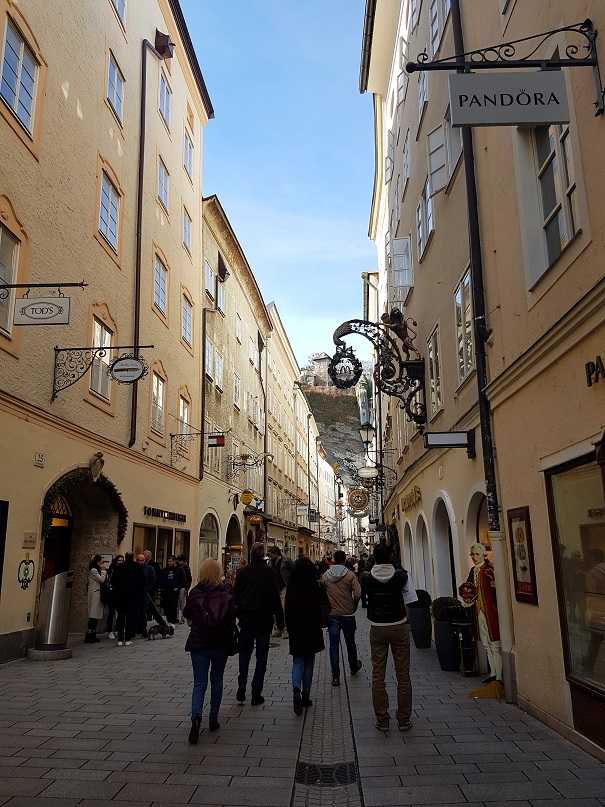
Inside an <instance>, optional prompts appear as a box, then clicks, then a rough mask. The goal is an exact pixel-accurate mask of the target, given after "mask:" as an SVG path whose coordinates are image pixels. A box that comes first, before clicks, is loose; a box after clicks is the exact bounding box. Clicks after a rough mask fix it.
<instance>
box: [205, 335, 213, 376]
mask: <svg viewBox="0 0 605 807" xmlns="http://www.w3.org/2000/svg"><path fill="white" fill-rule="evenodd" d="M206 375H207V376H208V378H210V379H213V378H214V345H213V343H212V339H210V337H209V336H207V337H206Z"/></svg>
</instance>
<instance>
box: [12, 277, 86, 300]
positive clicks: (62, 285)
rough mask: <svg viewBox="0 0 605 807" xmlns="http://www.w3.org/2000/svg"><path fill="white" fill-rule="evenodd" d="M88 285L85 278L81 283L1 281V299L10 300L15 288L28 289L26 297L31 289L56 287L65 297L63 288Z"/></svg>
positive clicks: (59, 295)
mask: <svg viewBox="0 0 605 807" xmlns="http://www.w3.org/2000/svg"><path fill="white" fill-rule="evenodd" d="M86 286H88V283H85V282H84V281H83V280H82V281H81V282H80V283H2V281H0V301H3V300H8V297H9V294H10V292H11V291H12V290H13V289H26V291H25V294H24V295H23V296H24V297H29V292H30V289H56V290H57V297H63V296H64V295H63V292H62V289H76V288H78V289H84V288H86Z"/></svg>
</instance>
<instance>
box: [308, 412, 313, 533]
mask: <svg viewBox="0 0 605 807" xmlns="http://www.w3.org/2000/svg"><path fill="white" fill-rule="evenodd" d="M312 417H313V415H312V414H311V412H307V497H308V500H309V504H308V505H307V523H308V525H309V530H310V529H311V439H310V434H309V432H310V428H311V418H312Z"/></svg>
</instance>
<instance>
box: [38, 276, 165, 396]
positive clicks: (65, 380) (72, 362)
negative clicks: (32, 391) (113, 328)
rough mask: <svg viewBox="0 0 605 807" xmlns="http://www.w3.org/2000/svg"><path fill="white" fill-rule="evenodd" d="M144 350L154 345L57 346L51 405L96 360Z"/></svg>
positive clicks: (82, 375) (75, 382)
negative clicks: (126, 351) (115, 351)
mask: <svg viewBox="0 0 605 807" xmlns="http://www.w3.org/2000/svg"><path fill="white" fill-rule="evenodd" d="M65 285H68V284H65ZM76 285H79V284H76ZM144 348H145V349H147V348H149V349H150V348H153V345H108V346H107V347H96V346H94V345H93V346H91V347H59V346H58V345H55V365H54V370H53V392H52V396H51V399H50V401H51V403H52V402H53V401H54V400H56V398H57V396H58V395H59V393H60V392H62V391H63V390H65V389H68V388H69V387H73V385H74V384H77V382H78V381H79V380H80V379H81V378H83V377H84V376H85V375H86V373H87V372H88V371H89V370H90V368H91V367H92V363H93V362H94V360H95V359H101V358H103V357H104V356H106V355H107V353H108V352H111V351H112V350H136V351H137V352H138V351H139V350H142V349H144ZM139 358H140V357H139Z"/></svg>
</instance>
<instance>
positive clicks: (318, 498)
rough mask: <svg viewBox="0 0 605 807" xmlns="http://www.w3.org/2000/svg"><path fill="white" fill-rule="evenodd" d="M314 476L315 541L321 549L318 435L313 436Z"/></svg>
mask: <svg viewBox="0 0 605 807" xmlns="http://www.w3.org/2000/svg"><path fill="white" fill-rule="evenodd" d="M315 478H316V479H317V541H318V543H319V550H320V551H321V498H320V493H319V437H316V438H315Z"/></svg>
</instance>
